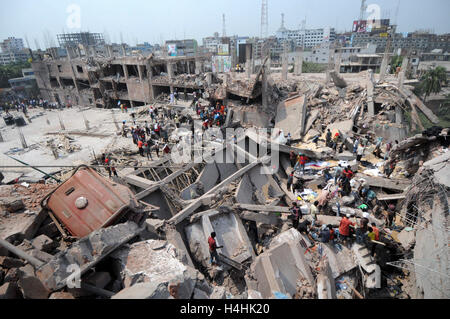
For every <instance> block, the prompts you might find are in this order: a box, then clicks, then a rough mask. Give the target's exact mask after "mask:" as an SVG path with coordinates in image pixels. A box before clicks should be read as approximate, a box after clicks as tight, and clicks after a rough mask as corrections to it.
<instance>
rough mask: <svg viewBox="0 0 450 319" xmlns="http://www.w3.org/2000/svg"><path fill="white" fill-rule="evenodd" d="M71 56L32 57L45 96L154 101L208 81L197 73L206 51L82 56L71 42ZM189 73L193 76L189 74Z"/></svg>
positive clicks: (87, 101) (95, 102)
mask: <svg viewBox="0 0 450 319" xmlns="http://www.w3.org/2000/svg"><path fill="white" fill-rule="evenodd" d="M67 53H68V57H67V58H65V59H61V58H48V57H47V58H45V59H43V58H42V57H40V56H36V57H35V59H34V61H33V62H32V67H33V71H34V74H35V76H36V81H37V85H38V87H39V90H40V92H41V97H42V98H43V99H46V100H49V101H50V102H58V103H66V104H68V103H70V104H72V105H86V106H91V107H100V108H111V107H117V105H118V102H119V101H121V102H122V103H125V104H126V105H128V106H143V105H145V104H148V103H151V101H153V100H154V99H155V98H156V97H158V96H159V95H160V94H161V93H165V94H169V93H170V92H171V91H174V90H175V89H177V90H178V91H179V92H183V91H186V92H187V93H192V92H193V91H194V90H198V89H202V88H204V87H205V86H206V83H204V82H203V80H200V79H198V78H196V76H195V74H196V73H200V72H203V70H204V68H205V65H206V61H210V59H211V54H209V55H208V56H200V55H198V56H174V57H162V58H158V57H154V56H152V57H150V56H147V57H145V58H142V57H140V56H117V57H116V56H113V55H109V56H107V57H100V56H91V57H90V58H89V59H86V58H85V56H80V55H79V53H80V52H79V51H78V50H76V48H70V47H68V48H67ZM186 74H189V75H190V77H192V78H193V80H192V81H188V80H186Z"/></svg>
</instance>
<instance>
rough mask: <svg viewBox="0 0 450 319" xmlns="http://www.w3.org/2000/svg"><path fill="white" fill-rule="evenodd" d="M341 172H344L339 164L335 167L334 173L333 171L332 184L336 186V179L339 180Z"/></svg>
mask: <svg viewBox="0 0 450 319" xmlns="http://www.w3.org/2000/svg"><path fill="white" fill-rule="evenodd" d="M343 170H344V169H343V168H342V165H341V164H339V165H338V166H337V167H336V169H335V171H334V184H337V182H338V179H339V178H341V175H342V171H343Z"/></svg>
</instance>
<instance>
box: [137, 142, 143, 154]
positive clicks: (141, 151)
mask: <svg viewBox="0 0 450 319" xmlns="http://www.w3.org/2000/svg"><path fill="white" fill-rule="evenodd" d="M137 146H138V149H139V154H140V155H141V156H142V157H144V142H142V140H141V139H139V141H138V143H137Z"/></svg>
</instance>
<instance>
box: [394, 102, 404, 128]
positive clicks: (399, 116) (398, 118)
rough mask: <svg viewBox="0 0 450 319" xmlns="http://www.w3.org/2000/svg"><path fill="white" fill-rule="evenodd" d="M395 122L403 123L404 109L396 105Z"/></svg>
mask: <svg viewBox="0 0 450 319" xmlns="http://www.w3.org/2000/svg"><path fill="white" fill-rule="evenodd" d="M395 124H400V125H401V124H403V110H402V108H401V107H400V106H396V107H395Z"/></svg>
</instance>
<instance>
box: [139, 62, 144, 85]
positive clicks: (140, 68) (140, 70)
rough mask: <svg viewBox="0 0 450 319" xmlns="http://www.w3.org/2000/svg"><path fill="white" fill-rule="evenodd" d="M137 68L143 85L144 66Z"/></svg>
mask: <svg viewBox="0 0 450 319" xmlns="http://www.w3.org/2000/svg"><path fill="white" fill-rule="evenodd" d="M137 67H138V72H139V80H141V83H142V81H143V80H144V74H143V71H142V69H143V66H142V65H138V66H137Z"/></svg>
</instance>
